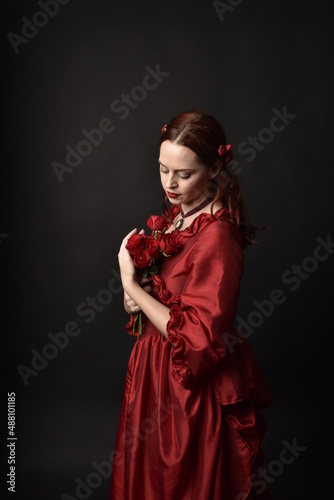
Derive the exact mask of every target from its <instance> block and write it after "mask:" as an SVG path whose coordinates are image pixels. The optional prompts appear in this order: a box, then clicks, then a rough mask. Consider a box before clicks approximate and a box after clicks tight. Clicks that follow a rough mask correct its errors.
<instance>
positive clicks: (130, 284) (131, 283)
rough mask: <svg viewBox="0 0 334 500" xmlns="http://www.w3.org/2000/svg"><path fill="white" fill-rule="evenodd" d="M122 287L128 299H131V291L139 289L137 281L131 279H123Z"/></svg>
mask: <svg viewBox="0 0 334 500" xmlns="http://www.w3.org/2000/svg"><path fill="white" fill-rule="evenodd" d="M122 285H123V289H124V291H125V292H126V293H127V294H128V295H130V297H131V293H130V292H131V290H135V289H136V288H140V285H139V283H138V281H137V280H135V279H133V278H128V279H123V280H122Z"/></svg>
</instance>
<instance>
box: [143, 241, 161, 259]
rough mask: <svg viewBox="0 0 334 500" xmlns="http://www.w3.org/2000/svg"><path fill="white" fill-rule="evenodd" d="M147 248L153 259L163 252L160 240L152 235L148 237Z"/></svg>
mask: <svg viewBox="0 0 334 500" xmlns="http://www.w3.org/2000/svg"><path fill="white" fill-rule="evenodd" d="M145 249H146V250H147V251H148V253H149V254H150V256H151V257H152V258H153V259H157V258H158V257H160V255H161V252H160V250H159V242H158V241H157V240H155V239H154V238H153V237H152V236H148V237H147V238H146V247H145Z"/></svg>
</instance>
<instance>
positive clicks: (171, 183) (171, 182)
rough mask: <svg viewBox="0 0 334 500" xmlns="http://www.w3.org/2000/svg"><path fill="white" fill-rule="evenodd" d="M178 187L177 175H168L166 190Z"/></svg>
mask: <svg viewBox="0 0 334 500" xmlns="http://www.w3.org/2000/svg"><path fill="white" fill-rule="evenodd" d="M176 186H177V178H176V176H175V174H173V173H172V172H170V173H169V175H168V178H167V182H166V188H167V189H168V188H171V189H173V188H175V187H176Z"/></svg>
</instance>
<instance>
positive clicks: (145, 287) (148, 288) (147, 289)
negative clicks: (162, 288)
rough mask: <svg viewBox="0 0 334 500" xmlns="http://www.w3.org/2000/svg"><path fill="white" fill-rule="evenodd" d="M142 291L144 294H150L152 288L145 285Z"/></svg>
mask: <svg viewBox="0 0 334 500" xmlns="http://www.w3.org/2000/svg"><path fill="white" fill-rule="evenodd" d="M143 290H144V292H147V293H149V292H151V291H152V287H151V286H148V285H147V286H144V287H143Z"/></svg>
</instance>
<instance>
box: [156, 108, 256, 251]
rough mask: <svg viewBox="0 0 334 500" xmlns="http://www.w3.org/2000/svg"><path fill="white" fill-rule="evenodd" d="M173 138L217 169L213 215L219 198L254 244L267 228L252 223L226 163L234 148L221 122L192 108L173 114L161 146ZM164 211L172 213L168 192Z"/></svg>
mask: <svg viewBox="0 0 334 500" xmlns="http://www.w3.org/2000/svg"><path fill="white" fill-rule="evenodd" d="M164 141H170V142H172V143H175V144H179V145H182V146H185V147H187V148H189V149H191V150H192V151H193V152H194V153H195V154H196V155H197V156H198V158H199V160H200V162H201V163H202V164H203V165H204V166H205V167H206V168H207V169H209V170H210V171H212V172H217V174H216V175H215V177H214V178H213V179H212V180H211V183H210V184H209V185H208V188H207V189H208V192H207V193H206V194H207V196H212V197H213V201H212V203H211V214H212V216H213V217H214V214H213V207H214V205H215V203H217V202H218V201H220V202H221V203H222V204H223V206H224V207H226V208H227V209H228V211H229V214H230V220H231V221H233V222H235V223H236V224H237V225H238V227H239V229H240V232H241V237H242V244H243V247H244V248H245V247H246V246H247V245H250V244H252V243H255V239H254V235H255V231H257V230H263V229H265V228H264V227H256V226H253V225H252V224H251V223H250V222H249V219H248V216H247V213H246V208H245V204H244V199H243V193H242V188H241V184H240V180H239V178H238V177H237V175H235V174H233V171H232V170H231V169H230V171H228V169H227V166H228V164H229V162H230V161H231V160H232V158H233V155H232V149H231V146H230V144H227V143H226V135H225V131H224V129H223V127H222V126H221V124H220V123H219V122H218V121H217V120H216V119H215V118H214V117H213V116H212V115H209V114H205V113H202V112H201V111H197V110H194V109H193V110H190V111H186V112H184V113H181V114H179V115H177V116H174V118H172V120H171V121H170V122H169V123H167V124H165V125H164V126H163V128H162V132H161V136H160V140H159V145H160V146H161V144H162V143H163V142H164ZM163 210H164V213H165V215H167V216H168V215H169V209H168V207H167V195H166V193H164V198H163Z"/></svg>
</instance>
